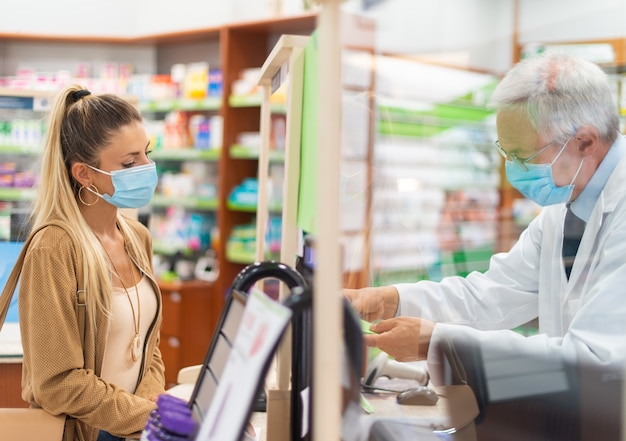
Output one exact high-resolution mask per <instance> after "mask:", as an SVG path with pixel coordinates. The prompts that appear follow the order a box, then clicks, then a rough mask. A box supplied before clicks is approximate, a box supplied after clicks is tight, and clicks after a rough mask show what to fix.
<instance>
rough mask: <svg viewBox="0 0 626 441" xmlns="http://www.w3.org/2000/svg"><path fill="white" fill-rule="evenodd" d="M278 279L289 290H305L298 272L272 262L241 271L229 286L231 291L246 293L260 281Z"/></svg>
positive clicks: (302, 279)
mask: <svg viewBox="0 0 626 441" xmlns="http://www.w3.org/2000/svg"><path fill="white" fill-rule="evenodd" d="M267 278H273V279H278V280H280V281H281V282H283V283H284V284H285V285H287V286H288V287H289V288H290V289H293V288H295V287H297V286H300V287H302V288H305V287H306V286H307V282H306V280H305V279H304V277H303V276H302V274H300V273H299V272H298V271H296V270H295V269H293V268H291V267H290V266H289V265H285V264H284V263H281V262H276V261H274V260H266V261H263V262H255V263H252V264H250V265H248V266H247V267H245V268H244V269H242V270H241V271H240V272H239V274H237V277H235V280H234V281H233V284H232V286H231V289H233V290H237V291H241V292H244V293H247V292H248V290H250V288H252V286H253V285H254V284H255V283H256V282H258V281H259V280H262V279H267Z"/></svg>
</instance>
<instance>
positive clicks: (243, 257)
mask: <svg viewBox="0 0 626 441" xmlns="http://www.w3.org/2000/svg"><path fill="white" fill-rule="evenodd" d="M226 259H227V260H228V261H229V262H231V263H240V264H244V265H248V264H250V263H254V261H255V255H254V253H250V252H246V251H241V250H236V249H233V247H230V246H226Z"/></svg>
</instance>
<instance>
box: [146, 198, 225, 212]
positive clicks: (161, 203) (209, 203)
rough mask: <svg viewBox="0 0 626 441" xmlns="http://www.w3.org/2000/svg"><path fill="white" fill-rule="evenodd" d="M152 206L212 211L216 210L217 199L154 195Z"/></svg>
mask: <svg viewBox="0 0 626 441" xmlns="http://www.w3.org/2000/svg"><path fill="white" fill-rule="evenodd" d="M150 205H151V206H152V207H169V206H175V207H182V208H187V209H192V210H202V211H214V210H217V199H213V198H212V199H203V198H197V197H187V198H180V197H174V196H164V195H160V194H156V195H154V197H153V198H152V201H151V202H150Z"/></svg>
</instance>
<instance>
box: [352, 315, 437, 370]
mask: <svg viewBox="0 0 626 441" xmlns="http://www.w3.org/2000/svg"><path fill="white" fill-rule="evenodd" d="M434 328H435V323H434V322H431V321H430V320H425V319H420V318H413V317H396V318H392V319H389V320H383V321H381V322H379V323H375V324H373V325H372V326H371V327H370V329H371V330H372V331H373V332H374V334H367V335H364V336H363V339H364V341H365V344H366V345H367V346H373V347H377V348H379V349H381V350H382V351H384V352H386V353H388V354H389V355H391V356H392V357H393V358H395V359H396V360H397V361H416V360H425V359H426V356H427V355H428V348H429V346H430V338H431V337H432V334H433V329H434Z"/></svg>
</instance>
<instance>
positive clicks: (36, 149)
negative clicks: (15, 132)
mask: <svg viewBox="0 0 626 441" xmlns="http://www.w3.org/2000/svg"><path fill="white" fill-rule="evenodd" d="M0 154H15V155H39V154H41V146H31V147H26V146H20V145H0Z"/></svg>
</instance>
